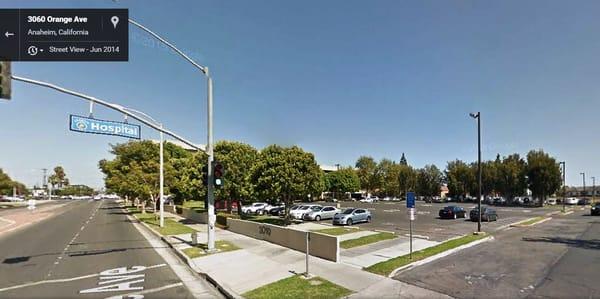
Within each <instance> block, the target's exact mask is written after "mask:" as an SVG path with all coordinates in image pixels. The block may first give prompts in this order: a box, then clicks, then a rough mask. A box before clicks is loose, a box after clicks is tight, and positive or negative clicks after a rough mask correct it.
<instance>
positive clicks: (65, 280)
mask: <svg viewBox="0 0 600 299" xmlns="http://www.w3.org/2000/svg"><path fill="white" fill-rule="evenodd" d="M166 265H167V264H158V265H152V266H149V267H146V269H155V268H160V267H164V266H166ZM96 276H100V273H95V274H88V275H83V276H77V277H72V278H62V279H51V280H40V281H35V282H30V283H25V284H20V285H15V286H10V287H6V288H1V289H0V292H5V291H10V290H14V289H20V288H25V287H31V286H35V285H40V284H48V283H57V282H71V281H75V280H81V279H86V278H90V277H96Z"/></svg>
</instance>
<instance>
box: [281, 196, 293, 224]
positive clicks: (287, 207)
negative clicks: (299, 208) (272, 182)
mask: <svg viewBox="0 0 600 299" xmlns="http://www.w3.org/2000/svg"><path fill="white" fill-rule="evenodd" d="M283 202H284V204H285V218H284V221H283V224H284V225H285V226H288V225H289V224H290V223H291V221H290V201H289V198H288V196H287V195H286V196H284V197H283Z"/></svg>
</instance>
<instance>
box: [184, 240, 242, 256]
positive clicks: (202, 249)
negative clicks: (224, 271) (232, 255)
mask: <svg viewBox="0 0 600 299" xmlns="http://www.w3.org/2000/svg"><path fill="white" fill-rule="evenodd" d="M215 247H216V248H217V249H218V250H219V251H218V252H226V251H233V250H238V249H240V248H239V247H237V246H235V245H234V244H233V243H231V242H227V241H224V240H217V241H216V242H215ZM206 249H208V247H207V245H206V244H198V245H196V247H191V248H186V249H184V250H183V253H185V254H186V255H187V256H189V257H190V258H195V257H200V256H205V255H207V253H206Z"/></svg>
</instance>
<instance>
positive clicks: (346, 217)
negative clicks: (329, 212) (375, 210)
mask: <svg viewBox="0 0 600 299" xmlns="http://www.w3.org/2000/svg"><path fill="white" fill-rule="evenodd" d="M358 222H371V212H369V211H368V210H365V209H355V208H347V209H346V210H344V211H343V212H341V213H337V214H335V216H333V225H336V224H341V225H352V224H354V223H358Z"/></svg>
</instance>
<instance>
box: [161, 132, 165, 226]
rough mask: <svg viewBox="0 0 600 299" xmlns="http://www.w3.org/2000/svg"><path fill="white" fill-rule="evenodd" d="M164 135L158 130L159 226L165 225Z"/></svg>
mask: <svg viewBox="0 0 600 299" xmlns="http://www.w3.org/2000/svg"><path fill="white" fill-rule="evenodd" d="M162 127H163V126H162V124H160V128H161V129H162ZM163 143H164V137H163V132H162V131H161V132H160V227H164V226H165V215H164V211H165V187H164V185H165V175H164V173H165V168H164V153H163Z"/></svg>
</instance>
